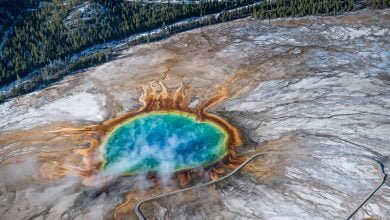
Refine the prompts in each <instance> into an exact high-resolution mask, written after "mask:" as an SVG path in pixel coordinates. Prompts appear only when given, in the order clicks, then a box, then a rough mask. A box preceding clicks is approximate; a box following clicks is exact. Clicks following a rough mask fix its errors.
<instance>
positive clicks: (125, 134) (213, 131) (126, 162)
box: [102, 111, 228, 174]
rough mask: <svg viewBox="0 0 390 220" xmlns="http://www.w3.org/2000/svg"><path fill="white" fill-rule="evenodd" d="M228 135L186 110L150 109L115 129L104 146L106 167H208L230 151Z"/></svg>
mask: <svg viewBox="0 0 390 220" xmlns="http://www.w3.org/2000/svg"><path fill="white" fill-rule="evenodd" d="M227 140H228V134H227V133H226V131H225V130H224V129H223V128H222V127H220V126H219V125H217V124H215V123H213V122H211V121H199V120H197V118H196V115H193V114H189V113H186V112H178V111H175V112H168V111H164V112H160V111H155V112H150V113H144V114H140V115H138V116H135V117H133V118H131V119H129V120H128V121H126V122H124V123H123V124H122V125H119V126H118V127H117V128H116V129H114V130H113V131H112V132H111V134H110V135H109V136H108V138H107V141H106V142H105V143H104V145H103V146H102V147H103V149H102V152H103V153H102V156H103V161H104V166H103V167H104V170H107V171H110V170H111V171H114V172H118V171H119V172H120V173H128V174H134V173H144V172H150V171H159V170H161V171H162V172H166V171H167V170H168V171H178V170H185V169H190V168H195V167H198V166H207V165H211V164H215V163H216V162H218V161H220V160H221V159H222V158H223V157H224V156H225V155H226V154H227V153H228V151H227V146H226V144H227Z"/></svg>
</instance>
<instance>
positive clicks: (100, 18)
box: [0, 0, 253, 86]
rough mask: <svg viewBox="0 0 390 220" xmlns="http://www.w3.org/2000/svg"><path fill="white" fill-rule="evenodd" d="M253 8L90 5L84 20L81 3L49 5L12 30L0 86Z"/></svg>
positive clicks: (239, 0)
mask: <svg viewBox="0 0 390 220" xmlns="http://www.w3.org/2000/svg"><path fill="white" fill-rule="evenodd" d="M7 1H8V0H7ZM20 1H21V0H20ZM252 2H253V1H252V0H234V1H224V2H218V1H216V0H213V1H202V2H201V3H200V4H140V3H134V2H126V1H123V0H115V1H113V0H93V1H89V5H88V8H87V10H89V11H90V13H91V15H86V16H85V15H83V12H80V11H77V6H79V5H80V3H82V2H81V1H75V0H73V1H65V3H64V1H62V0H53V1H52V2H51V3H47V4H46V5H44V6H42V7H40V8H39V9H38V10H37V11H35V12H34V13H32V14H29V15H28V16H27V15H26V16H25V18H24V19H23V20H22V21H21V22H20V23H19V24H17V25H15V27H14V30H13V32H12V35H11V37H10V39H9V40H8V41H7V42H6V43H5V46H4V49H3V52H2V54H1V60H0V86H2V85H5V84H8V83H10V82H13V81H15V80H17V79H18V77H24V76H26V75H27V74H28V73H29V72H31V71H32V70H34V69H36V68H41V67H43V66H45V65H47V64H49V63H50V62H53V61H55V60H59V59H63V58H65V57H66V56H69V55H70V54H72V53H76V52H80V51H82V50H83V49H86V48H88V47H91V46H93V45H94V44H98V43H104V42H106V41H110V40H115V39H121V38H125V37H127V36H129V35H132V34H136V33H140V32H144V31H148V30H151V29H155V28H158V27H161V26H163V24H165V25H168V24H171V23H173V22H176V21H178V20H181V19H185V18H189V17H193V16H201V15H205V14H210V13H215V12H218V11H221V10H223V9H225V8H228V7H237V6H240V5H244V4H248V3H252ZM83 16H84V17H83Z"/></svg>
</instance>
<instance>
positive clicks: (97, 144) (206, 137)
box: [61, 82, 245, 187]
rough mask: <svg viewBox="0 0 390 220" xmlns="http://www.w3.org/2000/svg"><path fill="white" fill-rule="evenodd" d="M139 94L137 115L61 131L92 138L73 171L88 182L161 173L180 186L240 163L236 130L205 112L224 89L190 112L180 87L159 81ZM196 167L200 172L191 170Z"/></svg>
mask: <svg viewBox="0 0 390 220" xmlns="http://www.w3.org/2000/svg"><path fill="white" fill-rule="evenodd" d="M143 90H144V93H143V94H142V95H141V97H140V98H139V101H140V102H141V103H142V104H143V106H142V107H141V108H140V109H138V110H137V111H132V112H128V113H125V114H123V115H120V116H117V117H115V118H112V119H109V120H107V121H105V122H103V123H102V124H99V125H93V126H88V127H84V128H66V129H61V131H68V132H72V133H73V132H75V133H77V135H88V136H90V137H91V138H92V139H91V141H90V147H89V148H88V149H86V150H81V151H79V153H81V154H83V155H84V157H85V160H84V166H83V167H79V168H77V171H78V173H79V174H80V175H81V176H84V177H86V179H88V180H89V181H88V182H91V180H92V182H93V181H96V178H93V177H95V176H99V175H101V174H102V173H103V174H108V175H110V174H115V175H137V174H146V175H148V176H149V178H155V177H156V175H154V174H156V173H161V172H162V173H169V174H174V175H172V178H173V179H175V180H177V181H178V183H179V185H180V186H182V187H183V186H185V185H187V184H188V183H189V182H190V181H191V180H192V179H193V177H194V176H197V177H199V175H204V174H205V175H208V176H209V177H210V178H211V179H216V178H218V177H219V176H221V175H222V174H224V173H226V171H227V170H229V169H232V168H235V167H236V166H237V165H239V164H240V163H241V162H243V160H244V159H245V158H244V157H238V156H237V155H236V152H237V148H238V147H239V146H241V145H242V140H241V138H240V134H239V132H238V130H237V128H235V127H234V126H233V125H231V124H230V123H229V122H228V121H227V120H225V119H223V118H221V117H219V116H217V115H215V114H212V113H209V112H207V109H208V108H210V107H212V106H214V105H215V104H217V103H219V102H221V101H223V100H225V99H226V98H228V96H229V95H228V92H227V90H226V88H225V87H223V86H222V87H220V88H218V89H217V90H216V92H215V94H214V95H213V96H212V97H211V98H210V99H208V100H206V101H203V102H200V103H199V104H198V105H197V106H196V107H195V108H194V109H191V108H189V107H188V106H189V105H188V103H189V100H188V97H187V95H186V94H185V91H184V85H183V84H182V85H181V86H180V87H179V88H178V89H176V90H175V91H173V92H169V91H168V89H167V88H166V87H165V85H164V84H163V83H162V82H159V83H155V84H154V85H153V83H152V84H150V86H145V87H143ZM200 167H202V168H203V169H197V168H200ZM91 177H92V178H91ZM175 177H176V178H175ZM157 183H158V180H157ZM89 184H94V183H89ZM157 185H158V184H157Z"/></svg>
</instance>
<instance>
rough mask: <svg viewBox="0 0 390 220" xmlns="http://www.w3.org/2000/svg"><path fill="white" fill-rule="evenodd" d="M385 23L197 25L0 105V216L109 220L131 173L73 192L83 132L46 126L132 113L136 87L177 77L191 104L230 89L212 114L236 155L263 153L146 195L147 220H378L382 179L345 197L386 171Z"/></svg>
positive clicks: (132, 182) (388, 15)
mask: <svg viewBox="0 0 390 220" xmlns="http://www.w3.org/2000/svg"><path fill="white" fill-rule="evenodd" d="M389 21H390V10H388V9H387V10H381V11H370V10H363V11H359V12H355V13H350V14H345V15H342V16H337V17H305V18H297V19H285V20H271V22H270V23H268V22H264V21H259V20H254V19H243V20H238V21H233V22H228V23H224V24H219V25H215V26H209V27H205V28H201V29H197V30H192V31H189V32H185V33H182V34H178V35H176V36H173V37H171V38H168V39H165V40H163V41H160V42H156V43H151V44H146V45H141V46H137V47H133V48H129V49H127V50H124V51H122V52H121V55H120V56H119V57H118V58H117V59H115V60H112V61H110V62H107V63H105V64H103V65H100V66H96V67H94V68H90V69H87V70H85V71H84V72H82V73H78V74H75V75H71V76H68V77H66V78H64V79H63V80H61V81H59V82H58V83H56V84H54V85H51V86H49V87H48V88H46V89H43V90H40V91H36V92H34V93H31V94H28V95H24V96H21V97H18V98H15V99H12V100H10V101H8V102H6V103H3V104H1V105H0V219H100V218H104V219H111V218H113V217H114V215H115V214H116V212H115V211H114V210H115V207H117V206H118V205H119V204H121V203H122V202H123V200H124V197H125V195H126V193H127V192H129V191H131V190H132V189H133V188H135V187H137V181H138V180H139V178H138V177H127V178H121V179H120V181H119V182H118V181H117V182H116V183H115V184H113V186H112V187H110V188H109V189H108V190H105V191H104V192H100V191H99V188H96V187H88V186H85V184H82V180H81V179H80V178H79V177H77V176H75V175H72V174H71V173H69V172H66V171H65V169H64V166H78V165H80V164H81V163H82V157H81V156H80V155H78V154H76V152H77V151H78V150H80V149H83V148H86V147H87V141H88V137H86V136H82V135H81V136H69V135H68V134H66V133H58V132H57V133H53V132H50V131H53V130H56V129H59V128H64V127H69V126H73V127H80V126H85V125H90V124H96V123H100V122H102V121H104V120H106V119H109V118H110V117H113V116H116V115H118V114H121V113H124V112H127V111H131V110H134V109H136V108H137V107H138V106H139V105H140V103H139V102H138V101H137V99H138V97H139V96H140V94H141V92H142V90H141V87H140V86H141V85H144V84H147V83H149V82H151V81H153V80H160V79H161V80H164V82H165V83H166V84H167V85H168V87H169V88H172V89H174V88H176V87H178V86H179V85H180V80H182V81H183V82H184V84H185V86H186V87H187V93H188V95H189V96H190V97H192V99H191V101H192V102H191V104H192V105H196V103H198V102H199V100H204V99H207V97H210V96H211V95H212V93H213V92H214V91H215V89H216V88H218V87H219V86H222V85H224V86H225V87H226V88H228V90H229V92H230V94H231V97H230V98H229V99H227V100H225V101H224V102H223V103H221V104H220V105H218V106H216V107H215V108H214V109H212V111H213V112H215V113H216V114H218V115H221V116H223V117H225V118H226V119H228V120H230V122H232V123H233V124H234V125H236V126H237V127H238V128H239V129H240V131H241V133H242V135H243V136H244V138H245V145H244V146H243V147H242V148H241V154H253V153H259V152H277V153H275V154H266V155H262V156H259V157H257V158H255V159H254V160H252V161H251V162H249V163H248V164H247V165H245V166H244V168H243V169H242V170H240V171H239V172H237V173H235V174H234V175H232V176H230V177H228V178H226V179H225V180H222V181H220V182H217V183H216V184H212V185H209V186H206V187H201V188H198V189H194V190H189V191H187V192H184V193H178V194H174V195H172V196H167V197H163V198H160V199H154V200H149V201H146V202H144V203H143V205H142V206H141V211H142V212H143V213H144V215H145V216H146V217H147V218H151V219H189V218H191V219H272V218H282V217H283V218H288V219H343V218H347V217H349V215H352V214H353V216H352V218H353V219H363V218H370V217H371V218H374V219H387V218H388V217H389V216H390V211H389V210H390V182H389V180H388V179H387V180H386V181H385V183H384V184H383V185H382V186H381V187H380V188H379V190H378V191H377V192H376V193H375V194H374V195H373V196H372V197H371V198H369V200H368V201H367V202H366V203H365V204H364V205H363V206H362V207H361V208H359V205H360V204H361V203H362V202H363V201H364V200H365V198H366V197H367V196H368V195H370V193H371V192H372V191H373V190H374V189H376V188H377V187H378V186H379V184H380V183H381V180H382V177H383V175H382V172H383V170H384V172H385V173H389V172H390V169H389V167H390V161H389V156H390V147H389V143H390V138H389V134H390V75H389V70H390V53H389V51H390V33H389V32H390V29H389V28H390V23H389ZM382 169H383V170H382ZM137 178H138V179H137ZM145 198H146V197H145V196H142V194H137V195H136V196H134V197H133V198H131V199H134V200H140V199H145ZM356 209H358V210H357V212H356V213H353V211H354V210H356ZM128 212H129V213H130V212H131V213H130V214H128V216H127V217H134V214H132V210H130V211H128ZM121 213H122V212H121ZM117 217H118V216H117ZM119 217H121V216H119Z"/></svg>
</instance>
